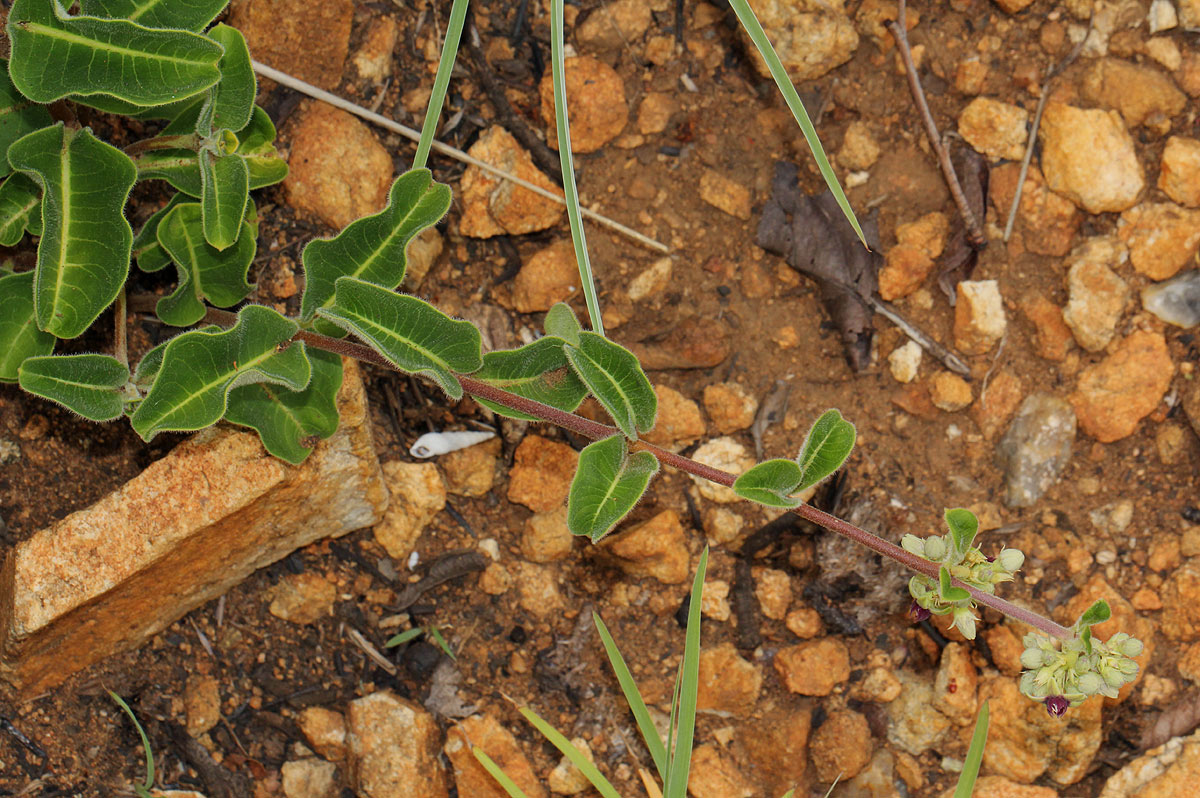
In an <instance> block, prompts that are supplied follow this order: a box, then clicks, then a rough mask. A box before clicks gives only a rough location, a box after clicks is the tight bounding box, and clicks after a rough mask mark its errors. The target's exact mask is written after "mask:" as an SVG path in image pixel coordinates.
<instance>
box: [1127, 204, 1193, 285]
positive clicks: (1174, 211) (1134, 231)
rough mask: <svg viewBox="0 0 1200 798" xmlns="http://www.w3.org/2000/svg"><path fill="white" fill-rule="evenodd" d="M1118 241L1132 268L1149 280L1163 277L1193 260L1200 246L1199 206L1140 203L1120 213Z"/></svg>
mask: <svg viewBox="0 0 1200 798" xmlns="http://www.w3.org/2000/svg"><path fill="white" fill-rule="evenodd" d="M1117 229H1118V235H1119V236H1120V237H1121V241H1123V242H1124V243H1125V245H1126V246H1128V247H1129V259H1130V260H1131V261H1132V262H1133V268H1134V269H1136V270H1137V271H1138V272H1139V273H1141V274H1144V275H1146V276H1147V277H1149V278H1150V279H1151V280H1166V279H1167V278H1169V277H1173V276H1175V274H1176V272H1178V271H1179V270H1180V269H1182V268H1183V267H1184V266H1186V265H1188V264H1189V263H1191V262H1192V260H1193V259H1194V258H1195V257H1196V251H1197V250H1198V249H1200V210H1195V211H1192V210H1187V209H1185V208H1181V207H1179V206H1178V205H1175V204H1173V203H1170V202H1155V203H1142V204H1141V205H1138V206H1137V207H1135V208H1130V209H1129V210H1127V211H1125V212H1124V213H1122V214H1121V221H1120V224H1119V226H1118V228H1117Z"/></svg>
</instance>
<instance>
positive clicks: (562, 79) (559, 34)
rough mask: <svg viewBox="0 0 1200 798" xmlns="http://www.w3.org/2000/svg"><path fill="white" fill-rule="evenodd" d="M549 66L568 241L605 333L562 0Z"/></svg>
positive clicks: (555, 7)
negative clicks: (581, 181)
mask: <svg viewBox="0 0 1200 798" xmlns="http://www.w3.org/2000/svg"><path fill="white" fill-rule="evenodd" d="M550 68H551V72H552V74H553V79H554V122H555V124H556V125H557V127H558V157H559V161H560V162H561V163H562V174H563V192H564V194H565V199H566V202H567V220H568V221H570V223H571V241H572V242H573V243H574V244H575V262H576V263H577V264H578V266H579V284H580V285H581V286H582V287H583V297H584V299H585V300H586V301H587V311H588V318H589V319H590V320H591V322H592V330H593V331H594V332H596V333H597V334H599V335H604V322H603V321H601V319H600V300H599V299H597V297H596V280H595V278H593V277H592V262H591V260H590V259H589V258H588V251H587V237H586V236H585V235H584V233H583V224H582V222H581V221H580V218H579V189H577V188H576V187H575V157H574V155H573V154H572V153H571V127H570V122H569V121H568V120H567V80H566V74H565V71H564V70H565V67H564V66H563V0H551V3H550Z"/></svg>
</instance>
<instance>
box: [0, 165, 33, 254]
mask: <svg viewBox="0 0 1200 798" xmlns="http://www.w3.org/2000/svg"><path fill="white" fill-rule="evenodd" d="M26 231H28V232H29V233H30V235H35V236H37V235H41V234H42V190H41V189H40V188H38V185H37V183H35V182H33V181H32V180H30V179H29V178H28V177H27V176H25V175H23V174H21V173H19V172H18V173H17V174H13V175H9V176H8V179H7V180H5V181H4V185H3V186H0V247H11V246H15V245H16V243H17V242H18V241H20V240H21V236H23V235H25V232H26Z"/></svg>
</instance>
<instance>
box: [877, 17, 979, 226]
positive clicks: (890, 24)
mask: <svg viewBox="0 0 1200 798" xmlns="http://www.w3.org/2000/svg"><path fill="white" fill-rule="evenodd" d="M905 5H906V4H905V0H900V8H899V11H898V13H897V14H896V20H895V21H892V20H888V21H887V22H885V23H884V24H885V25H886V26H887V29H888V30H890V31H891V32H892V36H893V37H895V39H896V47H897V49H899V51H900V58H901V59H903V61H904V72H905V74H906V75H907V76H908V88H909V89H910V90H911V91H912V96H913V102H914V103H915V104H916V106H917V110H918V111H920V113H921V121H923V122H924V123H925V135H926V136H928V138H929V144H930V146H931V147H933V151H934V153H936V154H937V159H938V165H939V166H941V167H942V177H944V178H945V179H946V186H947V187H948V188H949V189H950V195H951V196H952V197H954V204H955V205H957V206H958V212H959V214H960V215H961V216H962V219H963V224H964V225H966V228H967V240H969V241H970V242H971V246H973V247H975V249H983V248H984V247H985V246H987V238H986V236H984V234H983V228H982V227H981V226H980V224H979V220H978V219H977V218H975V214H974V213H973V212H972V211H971V207H970V205H968V204H967V197H966V195H965V194H963V190H962V186H961V185H959V183H958V175H957V174H955V172H954V165H953V164H952V163H950V153H948V152H947V151H946V148H945V147H943V146H942V139H941V134H939V133H938V129H937V123H935V122H934V121H933V114H931V113H930V112H929V103H928V102H926V101H925V91H924V90H923V89H922V88H921V79H920V78H918V77H917V65H916V64H914V63H913V58H912V50H911V49H909V46H908V28H907V27H906V26H905V23H906V21H907V20H906V14H905V11H906V8H905Z"/></svg>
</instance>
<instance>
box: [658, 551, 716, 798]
mask: <svg viewBox="0 0 1200 798" xmlns="http://www.w3.org/2000/svg"><path fill="white" fill-rule="evenodd" d="M707 570H708V548H707V547H705V549H704V552H703V553H702V554H701V555H700V563H699V565H697V566H696V576H695V578H694V579H693V580H692V593H691V601H690V602H689V603H688V622H687V632H686V633H685V635H684V643H683V662H682V663H680V665H679V682H678V684H677V692H678V695H679V707H678V714H677V716H676V717H677V724H678V725H677V726H676V734H677V738H676V740H675V745H674V746H673V747H672V748H671V766H670V768H669V770H668V773H667V781H666V784H664V785H663V795H664V798H687V784H688V775H689V773H690V771H691V764H692V743H693V741H694V740H695V733H696V694H697V691H698V690H699V686H700V608H701V607H702V606H703V603H704V574H705V572H706V571H707Z"/></svg>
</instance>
